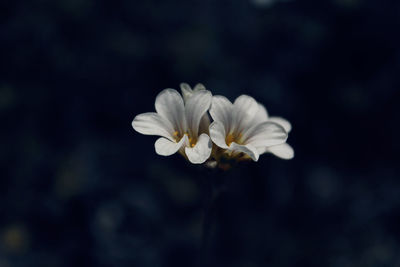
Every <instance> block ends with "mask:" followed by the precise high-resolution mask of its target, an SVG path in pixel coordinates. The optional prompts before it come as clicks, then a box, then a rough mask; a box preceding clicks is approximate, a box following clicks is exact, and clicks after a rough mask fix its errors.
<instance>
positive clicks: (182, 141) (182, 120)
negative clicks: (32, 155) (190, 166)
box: [132, 84, 212, 164]
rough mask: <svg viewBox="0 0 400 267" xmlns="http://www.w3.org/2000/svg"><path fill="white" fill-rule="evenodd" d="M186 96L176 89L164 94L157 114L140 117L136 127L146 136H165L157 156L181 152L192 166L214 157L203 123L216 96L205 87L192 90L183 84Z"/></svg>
mask: <svg viewBox="0 0 400 267" xmlns="http://www.w3.org/2000/svg"><path fill="white" fill-rule="evenodd" d="M181 87H182V93H183V95H184V99H182V96H181V95H180V94H179V93H178V92H177V91H176V90H174V89H165V90H163V91H161V92H160V93H159V94H158V95H157V97H156V101H155V109H156V112H148V113H143V114H139V115H137V116H136V117H135V118H134V120H133V121H132V127H133V129H135V130H136V131H137V132H139V133H141V134H146V135H158V136H161V137H160V138H159V139H157V141H156V142H155V150H156V153H157V154H159V155H162V156H169V155H172V154H175V153H176V152H178V151H179V152H180V153H181V154H182V155H184V156H185V157H186V158H187V159H188V160H189V161H190V162H192V163H195V164H201V163H204V162H205V161H206V160H207V159H208V158H209V157H210V154H211V149H212V143H211V140H210V137H209V136H208V135H207V132H208V130H207V131H206V130H205V129H204V127H206V128H208V127H207V126H208V125H207V126H204V125H203V126H202V127H200V122H201V121H203V120H204V119H203V117H204V115H205V114H206V112H207V110H208V109H209V107H210V104H211V100H212V95H211V92H210V91H207V90H206V89H205V88H204V86H197V87H196V88H195V89H194V90H192V89H191V88H190V87H189V86H188V85H186V84H182V86H181Z"/></svg>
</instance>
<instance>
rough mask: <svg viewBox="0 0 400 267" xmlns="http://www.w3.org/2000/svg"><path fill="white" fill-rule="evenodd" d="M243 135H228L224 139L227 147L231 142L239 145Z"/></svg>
mask: <svg viewBox="0 0 400 267" xmlns="http://www.w3.org/2000/svg"><path fill="white" fill-rule="evenodd" d="M242 136H243V134H242V133H239V134H237V135H235V134H228V135H227V136H226V138H225V142H226V144H227V145H228V146H230V145H231V144H232V142H235V143H237V144H240V143H241V138H242Z"/></svg>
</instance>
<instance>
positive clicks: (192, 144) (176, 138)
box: [173, 131, 197, 147]
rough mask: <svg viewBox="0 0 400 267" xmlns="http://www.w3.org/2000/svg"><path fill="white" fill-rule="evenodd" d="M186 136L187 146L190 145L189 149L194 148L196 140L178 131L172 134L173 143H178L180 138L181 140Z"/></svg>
mask: <svg viewBox="0 0 400 267" xmlns="http://www.w3.org/2000/svg"><path fill="white" fill-rule="evenodd" d="M185 135H186V136H187V137H188V139H189V144H190V146H191V147H194V146H195V145H196V143H197V138H194V137H192V136H191V135H190V134H189V133H184V134H180V133H179V132H178V131H175V132H174V134H173V136H174V139H175V141H176V142H177V143H178V142H179V141H180V140H181V139H182V138H183V136H185Z"/></svg>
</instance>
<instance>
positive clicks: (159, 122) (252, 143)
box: [132, 83, 294, 165]
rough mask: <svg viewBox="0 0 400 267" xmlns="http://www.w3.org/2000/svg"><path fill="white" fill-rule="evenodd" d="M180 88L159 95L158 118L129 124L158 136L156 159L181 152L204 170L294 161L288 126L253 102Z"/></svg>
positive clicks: (200, 89)
mask: <svg viewBox="0 0 400 267" xmlns="http://www.w3.org/2000/svg"><path fill="white" fill-rule="evenodd" d="M180 87H181V91H182V95H181V94H179V93H178V92H177V91H176V90H174V89H165V90H163V91H161V92H160V93H159V94H158V96H157V97H156V101H155V109H156V112H148V113H142V114H139V115H137V116H136V117H135V118H134V120H133V122H132V126H133V129H135V130H136V131H137V132H139V133H141V134H146V135H158V136H161V137H160V138H159V139H157V141H156V143H155V150H156V153H157V154H159V155H162V156H169V155H172V154H175V153H176V152H179V153H180V154H182V155H183V156H184V157H185V158H186V159H187V160H189V161H190V162H191V163H194V164H201V163H205V162H207V163H208V165H216V164H218V163H220V164H221V163H223V162H229V161H231V160H235V161H239V160H248V159H252V160H254V161H257V160H258V158H259V156H260V155H261V154H264V153H272V154H274V155H275V156H277V157H280V158H283V159H291V158H293V156H294V152H293V149H292V147H291V146H289V145H288V144H287V143H286V139H287V137H288V133H289V132H290V130H291V125H290V123H289V122H288V121H287V120H285V119H283V118H280V117H270V116H268V113H267V110H266V109H265V107H264V106H263V105H262V104H260V103H258V102H257V101H256V100H254V98H252V97H250V96H247V95H241V96H239V97H238V98H236V100H235V101H234V102H233V103H232V102H230V101H229V100H228V99H227V98H226V97H224V96H219V95H216V96H213V95H212V94H211V92H210V91H208V90H206V88H205V87H204V86H203V85H202V84H197V85H196V86H195V87H194V88H193V89H192V88H191V87H190V86H189V85H188V84H186V83H182V84H181V85H180ZM208 113H209V114H210V115H211V118H212V120H213V122H212V123H211V120H210V117H209V115H208Z"/></svg>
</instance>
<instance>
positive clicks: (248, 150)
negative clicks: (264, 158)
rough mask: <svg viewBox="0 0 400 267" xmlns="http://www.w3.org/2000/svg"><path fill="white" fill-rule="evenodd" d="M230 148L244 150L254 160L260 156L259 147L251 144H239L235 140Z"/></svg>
mask: <svg viewBox="0 0 400 267" xmlns="http://www.w3.org/2000/svg"><path fill="white" fill-rule="evenodd" d="M229 150H232V151H237V152H243V153H245V154H247V155H249V156H250V158H251V159H252V160H254V161H258V158H259V157H260V155H259V154H258V151H257V149H256V148H255V147H254V146H253V145H251V144H247V145H239V144H236V143H235V142H232V144H231V145H230V146H229Z"/></svg>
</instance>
